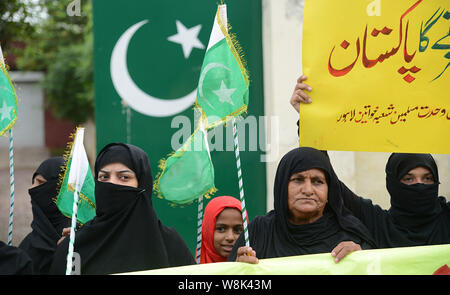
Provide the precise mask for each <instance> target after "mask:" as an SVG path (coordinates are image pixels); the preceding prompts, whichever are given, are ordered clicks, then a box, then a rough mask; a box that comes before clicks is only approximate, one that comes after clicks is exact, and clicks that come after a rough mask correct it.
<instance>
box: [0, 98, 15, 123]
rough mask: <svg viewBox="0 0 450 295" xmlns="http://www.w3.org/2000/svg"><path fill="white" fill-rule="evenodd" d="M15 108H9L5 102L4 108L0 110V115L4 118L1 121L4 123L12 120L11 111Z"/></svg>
mask: <svg viewBox="0 0 450 295" xmlns="http://www.w3.org/2000/svg"><path fill="white" fill-rule="evenodd" d="M12 108H13V107H9V106H8V105H6V102H5V101H3V106H2V108H1V109H0V114H1V116H2V118H1V119H0V121H3V120H5V119H8V120H11V109H12Z"/></svg>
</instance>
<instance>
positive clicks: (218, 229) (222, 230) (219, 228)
mask: <svg viewBox="0 0 450 295" xmlns="http://www.w3.org/2000/svg"><path fill="white" fill-rule="evenodd" d="M216 231H218V232H224V231H225V227H223V226H219V227H216Z"/></svg>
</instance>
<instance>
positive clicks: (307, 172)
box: [291, 168, 325, 178]
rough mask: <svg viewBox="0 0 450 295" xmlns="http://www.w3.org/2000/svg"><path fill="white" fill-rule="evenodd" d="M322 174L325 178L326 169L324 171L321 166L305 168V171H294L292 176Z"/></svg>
mask: <svg viewBox="0 0 450 295" xmlns="http://www.w3.org/2000/svg"><path fill="white" fill-rule="evenodd" d="M294 175H295V176H300V175H301V176H309V177H312V176H321V177H324V178H325V171H323V170H322V169H320V168H311V169H307V170H303V171H299V172H294V173H292V175H291V176H294Z"/></svg>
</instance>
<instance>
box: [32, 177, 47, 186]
mask: <svg viewBox="0 0 450 295" xmlns="http://www.w3.org/2000/svg"><path fill="white" fill-rule="evenodd" d="M46 182H47V179H45V178H44V176H42V175H41V174H36V176H35V177H34V178H33V183H32V184H31V188H34V187H37V186H39V185H41V184H44V183H46Z"/></svg>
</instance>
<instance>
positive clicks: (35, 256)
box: [19, 157, 70, 274]
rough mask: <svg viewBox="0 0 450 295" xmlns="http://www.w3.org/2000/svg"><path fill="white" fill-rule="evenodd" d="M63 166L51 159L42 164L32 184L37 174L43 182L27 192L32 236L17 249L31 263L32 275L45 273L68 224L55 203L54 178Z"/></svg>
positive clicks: (55, 178) (58, 161)
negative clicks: (31, 261) (31, 214)
mask: <svg viewBox="0 0 450 295" xmlns="http://www.w3.org/2000/svg"><path fill="white" fill-rule="evenodd" d="M63 165H64V159H63V158H62V157H53V158H50V159H47V160H45V161H44V162H42V164H41V165H40V166H39V167H38V169H37V170H36V172H35V173H34V174H33V178H32V182H34V178H35V177H36V175H38V174H40V175H42V176H43V177H44V178H45V179H46V180H47V182H45V183H43V184H41V185H39V186H37V187H34V188H31V189H29V190H28V193H29V194H30V197H31V210H32V213H33V221H32V222H31V229H32V232H31V233H29V234H28V235H27V236H26V237H25V238H24V239H23V241H22V242H21V243H20V245H19V248H20V249H22V250H24V251H25V252H26V253H27V254H28V255H29V256H30V257H31V259H32V260H33V267H34V274H47V273H48V271H49V268H50V265H51V262H52V258H53V254H54V252H55V250H56V243H57V242H58V240H59V239H60V238H61V234H62V230H63V228H64V227H67V226H69V224H70V220H69V219H68V218H66V217H65V216H64V215H63V214H62V213H61V212H60V211H59V209H58V207H57V206H56V203H55V200H56V197H57V195H58V191H57V187H58V180H59V178H58V177H59V174H60V173H61V169H62V167H63Z"/></svg>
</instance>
